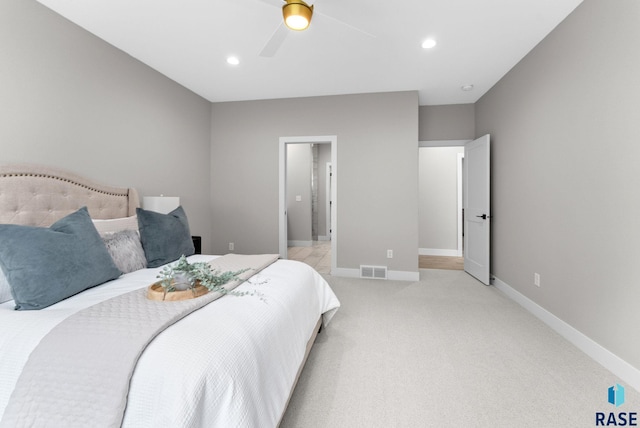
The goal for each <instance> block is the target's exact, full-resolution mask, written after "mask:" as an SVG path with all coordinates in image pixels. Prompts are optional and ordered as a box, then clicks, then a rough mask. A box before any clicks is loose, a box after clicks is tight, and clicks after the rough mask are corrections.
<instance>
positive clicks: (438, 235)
mask: <svg viewBox="0 0 640 428" xmlns="http://www.w3.org/2000/svg"><path fill="white" fill-rule="evenodd" d="M465 143H466V140H462V141H461V140H452V141H422V142H420V144H419V149H418V158H419V189H420V193H419V219H420V220H419V222H420V223H419V245H418V247H419V263H418V267H419V268H421V269H453V270H462V269H463V258H462V256H463V210H462V202H463V194H462V191H463V189H462V174H463V160H464V144H465Z"/></svg>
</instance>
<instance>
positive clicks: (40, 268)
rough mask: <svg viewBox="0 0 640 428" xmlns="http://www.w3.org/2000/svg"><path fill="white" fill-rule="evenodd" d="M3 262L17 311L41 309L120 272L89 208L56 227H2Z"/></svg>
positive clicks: (0, 250) (0, 260)
mask: <svg viewBox="0 0 640 428" xmlns="http://www.w3.org/2000/svg"><path fill="white" fill-rule="evenodd" d="M0 265H1V267H2V269H3V270H4V273H5V275H6V277H7V280H8V282H9V285H10V286H11V294H12V295H13V300H15V304H16V309H18V310H27V309H42V308H46V307H47V306H50V305H53V304H54V303H57V302H59V301H61V300H64V299H66V298H67V297H70V296H73V295H74V294H77V293H79V292H81V291H83V290H86V289H87V288H91V287H94V286H96V285H98V284H102V283H103V282H106V281H109V280H111V279H114V278H117V277H118V276H120V271H119V270H118V268H117V267H116V265H115V264H114V263H113V260H111V256H110V255H109V252H108V251H107V248H106V247H105V246H104V243H103V242H102V239H101V238H100V235H99V234H98V231H97V230H96V228H95V227H94V225H93V223H92V222H91V218H90V217H89V212H88V211H87V208H86V207H84V208H81V209H79V210H78V211H76V212H74V213H72V214H69V215H68V216H66V217H64V218H62V219H60V220H58V221H57V222H56V223H54V224H53V225H51V227H48V228H46V227H34V226H20V225H15V224H1V225H0Z"/></svg>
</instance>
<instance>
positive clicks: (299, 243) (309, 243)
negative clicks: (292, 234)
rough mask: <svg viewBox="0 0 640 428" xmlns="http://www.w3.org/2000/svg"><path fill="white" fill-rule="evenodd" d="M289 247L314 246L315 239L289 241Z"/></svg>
mask: <svg viewBox="0 0 640 428" xmlns="http://www.w3.org/2000/svg"><path fill="white" fill-rule="evenodd" d="M287 246H289V247H313V241H287Z"/></svg>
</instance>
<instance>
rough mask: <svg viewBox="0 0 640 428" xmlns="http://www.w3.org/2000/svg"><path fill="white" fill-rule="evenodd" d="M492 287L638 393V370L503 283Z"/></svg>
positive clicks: (496, 279) (496, 280)
mask: <svg viewBox="0 0 640 428" xmlns="http://www.w3.org/2000/svg"><path fill="white" fill-rule="evenodd" d="M493 285H495V287H496V288H497V289H498V290H500V291H502V292H503V293H504V294H506V295H507V296H508V297H509V298H510V299H512V300H514V301H515V302H517V303H519V304H520V305H521V306H522V307H524V308H525V309H526V310H528V311H529V312H531V313H532V314H533V315H534V316H536V317H537V318H539V319H540V320H541V321H542V322H544V323H545V324H547V325H548V326H549V327H551V328H552V329H553V330H555V331H556V332H557V333H558V334H560V335H561V336H562V337H564V338H565V339H567V340H568V341H569V342H571V343H573V344H574V345H575V346H576V347H577V348H578V349H580V350H581V351H582V352H584V353H585V354H587V355H588V356H589V357H591V358H593V359H594V360H595V361H596V362H598V363H600V364H601V365H602V366H604V367H605V368H606V369H607V370H609V371H610V372H611V373H613V374H615V375H616V376H618V377H619V378H620V379H622V380H623V381H624V382H626V383H627V384H628V385H630V386H631V387H632V388H634V389H635V390H636V391H639V392H640V370H639V369H637V368H636V367H634V366H632V365H631V364H629V363H627V362H626V361H625V360H623V359H622V358H620V357H618V356H617V355H615V354H614V353H613V352H611V351H609V350H608V349H606V348H604V347H602V346H601V345H600V344H598V343H596V342H595V341H594V340H592V339H591V338H589V337H588V336H586V335H585V334H583V333H581V332H580V331H578V330H576V329H575V328H574V327H572V326H571V325H570V324H568V323H566V322H565V321H563V320H561V319H560V318H558V317H556V316H555V315H553V314H552V313H551V312H549V311H547V310H546V309H544V308H543V307H542V306H540V305H538V304H537V303H536V302H534V301H533V300H531V299H529V298H528V297H526V296H525V295H523V294H521V293H520V292H518V291H517V290H515V289H514V288H512V287H511V286H509V285H507V284H506V283H504V282H503V281H501V280H499V279H498V278H495V279H494V280H493Z"/></svg>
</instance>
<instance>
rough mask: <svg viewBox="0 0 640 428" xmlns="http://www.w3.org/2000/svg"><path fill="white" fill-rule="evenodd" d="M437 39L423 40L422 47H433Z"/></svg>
mask: <svg viewBox="0 0 640 428" xmlns="http://www.w3.org/2000/svg"><path fill="white" fill-rule="evenodd" d="M436 44H437V43H436V41H435V40H433V39H427V40H425V41H424V42H422V47H423V48H424V49H431V48H432V47H434V46H435V45H436Z"/></svg>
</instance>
